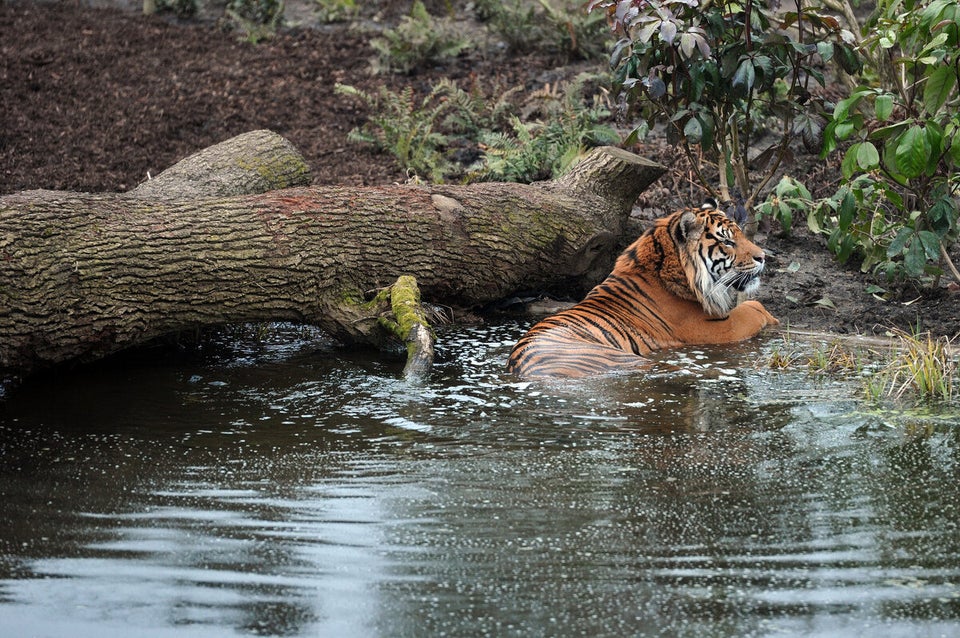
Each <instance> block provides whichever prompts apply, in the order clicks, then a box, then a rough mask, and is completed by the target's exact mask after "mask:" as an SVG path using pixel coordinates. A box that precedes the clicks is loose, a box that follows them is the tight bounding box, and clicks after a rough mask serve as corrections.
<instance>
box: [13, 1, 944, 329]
mask: <svg viewBox="0 0 960 638" xmlns="http://www.w3.org/2000/svg"><path fill="white" fill-rule="evenodd" d="M208 4H210V3H208ZM358 4H359V5H362V6H364V7H365V10H366V11H368V12H370V13H369V14H368V15H361V18H362V20H358V21H356V23H355V24H353V25H348V24H338V25H318V24H315V23H312V22H314V21H312V20H311V12H310V6H311V2H310V0H302V1H301V2H296V1H294V0H288V2H287V16H288V18H291V17H292V18H294V19H295V20H298V21H299V22H300V26H292V27H291V26H286V27H284V28H282V29H281V30H280V31H279V32H278V33H277V35H276V36H275V37H274V38H272V39H270V40H267V41H263V42H260V43H259V44H257V45H255V46H254V45H251V44H250V43H246V42H241V41H240V39H239V38H238V36H237V33H236V32H235V31H234V32H230V31H227V30H224V29H223V28H222V26H221V25H219V24H218V22H217V20H216V19H215V15H212V14H211V15H201V16H200V17H199V18H194V19H191V20H188V21H180V20H177V19H176V18H174V17H172V16H170V15H155V16H150V17H145V16H143V15H141V14H140V13H139V11H138V9H139V7H140V5H141V3H140V1H139V0H113V1H110V0H92V1H80V0H73V1H70V2H59V3H58V2H27V1H24V0H6V1H4V0H0V194H3V193H10V192H14V191H18V190H26V189H34V188H47V189H58V190H77V191H124V190H128V189H130V188H133V187H134V186H135V185H136V184H138V183H139V182H141V181H143V180H144V179H146V178H147V175H148V174H156V173H158V172H159V171H161V170H163V169H164V168H166V167H168V166H170V165H171V164H173V163H174V162H176V161H177V160H179V159H181V158H183V157H185V156H186V155H189V154H191V153H193V152H195V151H197V150H200V149H202V148H204V147H207V146H210V145H212V144H215V143H217V142H220V141H223V140H225V139H227V138H229V137H232V136H234V135H237V134H239V133H243V132H246V131H249V130H253V129H259V128H268V129H271V130H273V131H275V132H277V133H279V134H281V135H283V136H284V137H286V138H287V139H289V140H290V141H291V142H292V143H293V144H294V145H295V146H296V147H297V148H298V149H299V150H300V151H301V153H303V155H304V157H305V158H306V159H307V161H308V163H309V165H310V167H311V170H312V174H313V181H314V182H315V183H317V184H341V185H343V184H346V185H350V184H353V185H374V184H384V183H390V182H395V181H403V180H404V179H406V175H404V174H403V172H402V171H400V170H399V169H398V168H397V167H396V165H395V164H394V162H393V160H392V158H391V157H389V156H387V155H384V154H379V153H377V152H375V151H373V150H371V149H369V148H366V147H364V146H361V145H357V144H354V143H351V142H349V141H348V140H347V138H346V135H347V132H348V131H350V130H351V129H353V128H354V127H357V126H359V125H361V124H362V123H363V122H364V121H365V117H366V113H365V111H364V110H363V107H362V106H361V105H359V104H358V103H356V102H355V101H353V100H348V99H344V98H343V97H342V96H339V95H336V94H335V93H334V90H333V87H334V85H335V84H336V83H337V82H342V83H346V84H352V85H354V86H357V87H359V88H362V89H366V90H371V89H375V87H377V86H379V85H383V84H386V85H388V86H390V87H392V88H399V87H401V86H412V87H413V88H414V89H415V90H417V91H421V92H422V91H425V90H429V88H430V87H431V86H432V85H433V84H434V83H435V82H436V81H437V80H438V79H439V78H442V77H449V78H452V79H455V80H457V81H458V82H459V83H460V84H461V86H464V87H469V86H480V87H482V88H483V90H485V91H494V90H496V89H497V87H501V90H502V89H505V88H509V87H514V86H521V87H524V88H526V89H528V90H533V89H536V88H540V87H542V86H543V85H544V84H545V83H546V82H554V81H556V80H557V79H558V78H563V77H571V76H572V75H573V74H574V73H575V72H577V71H579V70H583V68H584V67H583V63H581V64H580V65H579V66H578V67H577V68H570V67H566V66H564V65H563V64H561V63H559V62H558V61H557V60H556V59H555V56H551V55H548V54H536V53H534V54H529V55H525V56H509V57H508V56H507V55H506V54H504V53H489V52H477V51H474V52H472V53H470V54H468V55H465V56H462V57H461V58H460V59H459V60H458V61H457V62H456V64H451V65H449V66H446V67H443V68H431V69H424V70H419V71H418V72H416V73H414V74H412V75H409V76H383V75H380V76H375V75H371V74H370V72H369V68H370V65H369V59H370V57H371V56H372V54H373V51H372V49H371V48H370V46H369V40H370V38H371V37H372V33H373V31H374V30H375V29H377V28H382V26H383V25H390V24H392V23H395V22H396V20H397V19H398V17H399V16H401V15H403V14H404V13H405V12H407V11H408V10H409V7H410V4H411V2H409V1H404V0H388V1H386V2H379V3H358ZM437 4H438V6H439V7H441V8H442V7H443V6H446V3H437ZM427 5H428V7H430V3H429V2H428V3H427ZM371 7H372V8H371ZM374 11H376V12H377V13H372V12H374ZM357 23H362V28H358V26H357ZM597 66H599V63H597ZM632 150H634V151H635V152H638V153H641V154H643V155H646V156H648V157H651V158H652V159H655V160H658V161H661V162H663V163H664V164H666V165H668V166H670V167H672V168H673V170H672V171H671V172H670V173H668V174H667V175H666V176H664V178H662V180H661V182H660V183H659V184H658V185H655V186H654V187H653V188H651V189H649V190H648V191H647V192H646V193H645V194H644V195H643V196H642V197H641V200H640V202H639V203H638V217H639V218H640V219H641V220H643V219H646V218H648V217H649V216H650V215H651V214H661V213H664V212H668V211H669V210H671V209H673V208H675V207H678V206H683V205H690V204H697V203H699V201H700V200H701V199H702V194H701V193H700V192H699V191H698V190H697V189H696V188H694V187H692V186H691V185H690V183H689V182H688V181H687V179H686V177H685V171H684V170H683V167H682V166H681V165H680V163H679V162H678V158H677V155H678V154H677V153H675V152H674V151H673V149H671V148H669V146H668V145H666V144H665V143H663V142H662V141H660V142H656V141H654V142H650V143H648V144H646V145H644V146H641V147H637V148H634V149H632ZM834 169H835V166H833V165H831V164H829V163H827V164H825V163H823V162H822V161H820V160H818V159H817V158H816V157H814V156H806V157H802V158H800V159H799V160H798V163H797V164H795V165H793V166H789V167H787V169H786V170H787V172H789V173H791V174H792V175H795V176H797V177H798V178H800V179H801V180H806V181H807V184H808V186H811V187H813V189H816V188H821V189H823V190H824V192H828V191H829V187H830V186H835V183H831V182H835V177H833V176H834V175H835V170H834ZM811 182H815V183H811ZM801 225H802V221H801ZM774 230H776V229H774ZM759 243H761V245H763V246H764V247H765V248H766V249H767V250H768V251H769V252H770V253H771V255H772V259H771V260H770V261H771V264H770V265H771V267H770V269H769V271H768V274H767V275H765V285H764V287H763V289H762V291H761V295H760V298H761V300H762V301H763V302H764V304H765V305H766V306H767V307H768V308H769V309H770V310H771V312H772V313H773V314H774V315H776V316H778V317H779V318H780V319H781V321H782V322H783V323H784V324H788V325H790V326H791V327H794V328H798V329H808V330H815V331H824V332H836V333H867V334H875V333H880V334H882V333H883V332H885V331H887V330H888V329H890V328H892V327H899V328H903V329H911V328H916V327H917V326H920V327H921V328H922V329H924V330H930V331H932V332H934V333H936V334H943V335H948V336H955V335H958V334H960V295H958V294H955V293H953V292H951V291H950V290H948V288H947V287H946V285H945V284H944V285H941V286H940V287H938V288H936V289H933V290H929V289H925V290H917V289H913V288H908V289H899V290H897V291H896V293H895V295H894V297H895V298H894V299H891V300H888V301H883V300H880V299H878V298H876V297H874V296H872V295H870V294H868V293H866V292H865V289H866V286H867V284H868V283H870V279H869V278H867V277H865V276H863V275H862V274H861V273H860V272H859V270H858V269H857V267H856V265H839V264H837V263H835V262H833V261H832V260H831V259H830V257H829V255H828V254H827V252H826V251H825V249H824V248H823V246H822V241H821V240H820V239H819V238H816V237H812V236H810V235H809V233H807V232H806V230H804V229H802V228H800V229H797V230H795V232H794V234H793V235H792V236H791V237H788V238H783V237H779V236H777V234H776V233H775V232H770V233H767V234H766V236H761V237H760V238H759ZM954 258H955V259H956V260H957V261H958V262H960V254H957V252H956V251H955V254H954ZM880 283H881V284H883V283H884V282H880ZM888 287H889V286H888Z"/></svg>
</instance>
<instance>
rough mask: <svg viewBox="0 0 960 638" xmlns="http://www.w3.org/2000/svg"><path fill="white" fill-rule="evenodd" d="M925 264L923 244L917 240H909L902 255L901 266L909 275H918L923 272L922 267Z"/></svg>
mask: <svg viewBox="0 0 960 638" xmlns="http://www.w3.org/2000/svg"><path fill="white" fill-rule="evenodd" d="M926 265H927V259H926V256H925V254H924V250H923V244H922V243H921V242H919V241H917V240H914V241H911V242H910V245H909V246H908V247H907V252H906V254H904V256H903V267H904V269H905V270H906V271H907V275H908V276H910V277H919V276H920V275H922V274H923V267H924V266H926Z"/></svg>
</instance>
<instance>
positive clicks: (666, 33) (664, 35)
mask: <svg viewBox="0 0 960 638" xmlns="http://www.w3.org/2000/svg"><path fill="white" fill-rule="evenodd" d="M675 37H677V23H676V22H670V21H669V20H664V21H663V22H661V23H660V39H661V40H663V41H664V42H666V43H667V44H673V39H674V38H675Z"/></svg>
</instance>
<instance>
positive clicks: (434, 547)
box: [0, 323, 960, 636]
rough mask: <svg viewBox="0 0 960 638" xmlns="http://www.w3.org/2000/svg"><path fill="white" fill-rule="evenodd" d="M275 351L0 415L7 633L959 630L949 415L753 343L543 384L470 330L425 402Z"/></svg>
mask: <svg viewBox="0 0 960 638" xmlns="http://www.w3.org/2000/svg"><path fill="white" fill-rule="evenodd" d="M284 330H287V331H290V330H294V329H293V328H284V329H281V330H280V332H279V333H277V334H276V335H275V336H274V337H273V341H272V342H271V341H269V340H268V341H267V342H266V343H264V344H260V345H259V346H257V347H255V348H248V349H243V348H240V347H239V346H237V349H236V350H229V349H228V350H227V351H226V352H225V353H223V354H222V355H221V356H218V357H213V358H207V359H204V360H203V361H201V362H196V361H194V362H192V363H190V364H187V365H185V364H184V363H183V362H178V363H177V365H168V364H156V365H150V366H148V365H138V366H130V367H127V368H126V369H124V370H120V369H100V370H98V371H95V372H91V371H88V372H86V373H84V374H79V375H76V376H74V377H71V378H69V379H63V380H60V381H59V382H58V383H56V384H53V383H44V382H37V383H36V384H32V385H31V386H29V387H26V388H22V389H21V390H19V391H17V392H16V393H14V394H13V395H12V396H11V397H9V399H8V401H7V402H6V403H5V404H3V405H2V407H0V489H2V499H0V514H2V519H0V520H2V523H0V525H2V528H0V529H2V530H3V533H2V535H0V542H2V558H0V578H2V580H0V618H2V619H3V622H4V626H5V627H8V628H9V631H11V632H12V633H11V635H47V636H56V635H65V634H67V633H69V634H70V635H75V636H87V635H89V636H94V635H95V636H103V635H130V634H131V633H132V632H137V633H139V634H142V635H146V636H152V635H163V636H166V635H170V636H192V635H197V636H212V635H217V636H222V635H289V636H294V635H331V636H333V635H336V636H423V635H442V634H448V635H462V636H482V635H493V636H510V635H517V636H521V635H522V636H555V635H582V634H593V635H600V636H625V635H649V636H691V635H697V636H731V635H736V636H765V635H798V636H799V635H802V636H811V635H825V636H826V635H838V634H842V635H850V636H856V635H868V634H874V635H884V636H891V635H894V636H897V635H902V636H938V635H957V634H958V633H960V531H958V523H960V511H958V501H960V497H958V493H957V489H956V486H957V485H958V480H957V479H958V476H957V475H958V463H957V461H958V452H957V450H958V434H957V433H958V431H960V424H958V423H956V422H952V421H951V420H950V418H949V417H946V418H944V419H941V420H940V421H939V422H938V423H939V424H938V425H937V426H936V427H934V428H933V430H934V431H933V432H932V434H929V435H927V436H922V437H921V436H911V435H909V434H907V433H906V430H904V429H903V428H899V429H898V428H890V427H888V426H887V425H886V424H885V423H883V422H882V421H880V420H879V418H878V417H875V416H871V415H869V414H867V413H865V412H862V411H861V406H860V405H859V403H858V399H857V389H856V387H855V386H854V385H853V384H846V383H843V382H839V381H829V382H816V383H814V382H811V381H810V380H809V379H807V378H805V377H803V376H802V375H799V374H775V373H772V372H770V371H766V370H763V369H762V368H758V367H757V366H755V365H754V363H755V362H756V361H757V359H758V358H759V357H760V356H761V351H762V349H763V348H764V347H765V346H764V344H763V343H758V342H753V343H749V344H745V345H744V346H742V347H740V348H736V349H733V350H731V349H726V350H723V351H704V352H698V351H685V352H682V353H678V355H676V357H673V358H674V359H676V360H675V361H673V362H672V364H676V363H677V362H678V361H679V362H680V363H681V365H682V367H683V368H685V369H686V370H688V372H686V373H678V372H676V371H675V370H674V368H673V367H671V366H672V364H671V363H667V362H665V363H664V364H663V365H662V366H661V367H660V368H658V370H657V372H656V373H655V374H653V375H648V376H643V377H639V376H634V377H615V378H605V379H600V380H593V381H589V382H583V383H577V384H569V383H567V384H550V383H528V382H521V381H518V380H517V379H515V378H513V377H510V376H508V375H504V374H503V373H502V372H501V367H502V365H503V361H504V360H505V357H506V353H507V351H508V350H509V347H510V345H511V344H512V343H513V341H514V340H515V339H516V337H517V336H519V334H520V333H521V332H522V328H521V327H519V326H517V325H514V324H512V323H505V324H502V325H493V326H485V327H480V328H458V329H456V330H452V331H450V332H449V333H447V334H445V335H443V339H442V343H443V346H442V348H441V349H440V362H439V364H438V366H437V370H436V372H435V373H434V375H433V376H432V378H431V379H430V380H429V382H427V383H425V384H422V385H420V386H410V385H406V384H404V383H403V382H401V381H399V380H398V379H397V377H398V372H399V369H400V367H401V363H400V362H393V361H384V360H377V359H371V358H370V357H350V356H348V355H346V354H345V353H343V352H340V351H338V350H336V349H335V348H333V347H332V346H330V345H328V344H326V343H324V342H323V341H322V339H319V338H317V337H316V336H315V335H313V336H312V335H309V334H301V333H296V334H293V335H291V334H290V333H289V332H285V331H284ZM291 344H294V345H293V346H291Z"/></svg>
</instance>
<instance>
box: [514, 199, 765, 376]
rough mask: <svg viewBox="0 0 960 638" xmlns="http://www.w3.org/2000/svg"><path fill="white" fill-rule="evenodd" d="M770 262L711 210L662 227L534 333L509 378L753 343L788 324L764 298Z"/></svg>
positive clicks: (710, 205) (603, 368)
mask: <svg viewBox="0 0 960 638" xmlns="http://www.w3.org/2000/svg"><path fill="white" fill-rule="evenodd" d="M763 266H764V254H763V250H761V249H760V248H759V247H758V246H757V245H756V244H754V243H753V242H751V241H750V240H748V239H747V238H746V236H745V235H744V234H743V232H742V231H741V230H740V227H739V226H737V224H736V222H734V221H733V220H732V219H729V218H727V216H726V215H725V214H724V213H723V212H722V211H720V210H718V209H717V205H716V203H715V202H713V201H712V200H710V201H708V202H707V203H705V204H704V205H703V207H701V208H700V209H686V210H680V211H677V212H675V213H673V214H672V215H668V216H667V217H663V218H661V219H658V220H657V221H656V222H655V224H654V226H652V227H651V228H650V229H649V230H647V232H645V233H644V234H643V235H642V236H641V237H640V238H639V239H637V241H635V242H634V243H633V244H631V245H630V246H629V247H628V248H627V249H626V250H625V251H624V253H623V254H622V255H620V257H619V258H618V259H617V262H616V265H615V266H614V269H613V272H612V273H610V275H609V276H608V277H607V278H606V279H605V280H604V281H603V282H602V283H601V284H599V285H598V286H597V287H595V288H594V289H593V290H591V291H590V292H589V293H588V294H587V296H586V298H585V299H584V300H583V301H581V302H580V303H578V304H577V305H575V306H573V307H572V308H570V309H568V310H564V311H562V312H560V313H558V314H555V315H553V316H551V317H547V318H546V319H544V320H543V321H540V322H539V323H537V324H536V325H534V326H533V327H532V328H531V329H530V330H529V331H528V332H527V334H525V335H524V336H523V337H522V338H521V339H520V341H518V342H517V344H516V345H515V346H514V348H513V352H511V353H510V359H509V361H508V362H507V369H508V370H510V371H512V372H515V373H517V374H520V375H523V376H559V377H578V376H585V375H590V374H600V373H605V372H613V371H618V370H629V369H631V368H634V369H635V368H639V367H641V366H642V365H644V363H647V360H646V359H644V358H643V355H645V354H648V353H650V352H651V351H653V350H659V349H663V348H675V347H678V346H682V345H695V344H717V343H730V342H734V341H742V340H744V339H749V338H750V337H753V336H754V335H756V334H757V333H758V332H760V330H761V329H763V327H764V326H770V325H776V324H777V323H779V322H778V321H777V320H776V319H775V318H774V317H773V316H772V315H771V314H770V313H769V312H767V310H766V309H765V308H764V307H763V306H762V305H761V304H760V302H758V301H752V300H751V301H744V302H743V303H740V304H739V305H738V301H739V300H740V298H741V296H747V295H750V294H752V293H754V292H756V290H757V288H758V287H759V285H760V280H759V276H760V273H761V272H762V271H763Z"/></svg>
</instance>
